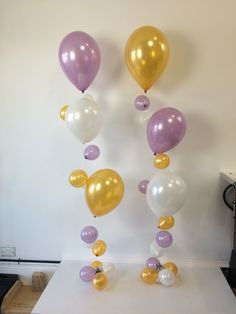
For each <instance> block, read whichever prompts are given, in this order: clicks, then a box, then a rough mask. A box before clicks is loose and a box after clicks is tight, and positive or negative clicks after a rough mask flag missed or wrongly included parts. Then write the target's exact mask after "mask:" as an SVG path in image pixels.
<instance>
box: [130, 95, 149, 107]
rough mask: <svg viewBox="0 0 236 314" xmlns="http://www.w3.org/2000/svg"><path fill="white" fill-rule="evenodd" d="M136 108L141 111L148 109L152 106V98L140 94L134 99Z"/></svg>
mask: <svg viewBox="0 0 236 314" xmlns="http://www.w3.org/2000/svg"><path fill="white" fill-rule="evenodd" d="M134 104H135V107H136V109H138V110H140V111H144V110H147V109H148V108H149V106H150V100H149V98H148V97H147V96H144V95H139V96H137V97H136V98H135V101H134Z"/></svg>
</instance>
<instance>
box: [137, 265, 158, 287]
mask: <svg viewBox="0 0 236 314" xmlns="http://www.w3.org/2000/svg"><path fill="white" fill-rule="evenodd" d="M157 274H158V272H157V270H156V269H154V268H149V267H147V268H144V269H143V270H142V272H141V278H142V280H143V281H144V282H145V283H148V284H153V283H155V282H156V280H157Z"/></svg>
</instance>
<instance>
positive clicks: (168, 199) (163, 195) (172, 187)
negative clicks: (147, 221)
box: [146, 170, 187, 216]
mask: <svg viewBox="0 0 236 314" xmlns="http://www.w3.org/2000/svg"><path fill="white" fill-rule="evenodd" d="M186 194H187V188H186V183H185V182H184V180H183V179H182V178H181V177H180V176H177V175H175V174H174V173H171V172H169V171H163V170H160V171H158V172H157V173H156V175H155V176H154V177H153V178H152V179H151V180H150V182H149V184H148V187H147V192H146V199H147V203H148V206H149V207H150V209H151V210H152V211H153V213H154V214H155V215H158V216H171V215H173V214H175V213H176V212H177V211H178V210H180V209H181V207H182V206H183V205H184V202H185V199H186Z"/></svg>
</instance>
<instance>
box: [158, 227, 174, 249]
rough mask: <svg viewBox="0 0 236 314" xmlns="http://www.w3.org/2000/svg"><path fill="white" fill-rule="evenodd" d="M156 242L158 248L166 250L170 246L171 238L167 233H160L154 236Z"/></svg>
mask: <svg viewBox="0 0 236 314" xmlns="http://www.w3.org/2000/svg"><path fill="white" fill-rule="evenodd" d="M156 241H157V244H158V245H159V246H160V247H163V248H166V247H169V246H170V245H171V244H172V242H173V237H172V235H171V233H170V232H168V231H160V232H158V233H157V235H156Z"/></svg>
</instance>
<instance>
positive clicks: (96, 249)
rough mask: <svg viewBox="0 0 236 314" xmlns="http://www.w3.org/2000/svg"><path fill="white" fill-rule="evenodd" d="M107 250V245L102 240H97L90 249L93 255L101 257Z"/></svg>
mask: <svg viewBox="0 0 236 314" xmlns="http://www.w3.org/2000/svg"><path fill="white" fill-rule="evenodd" d="M106 249H107V245H106V243H105V242H104V241H103V240H97V241H96V242H95V244H94V246H93V247H92V251H93V254H94V255H95V256H102V255H103V254H104V253H105V252H106Z"/></svg>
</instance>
